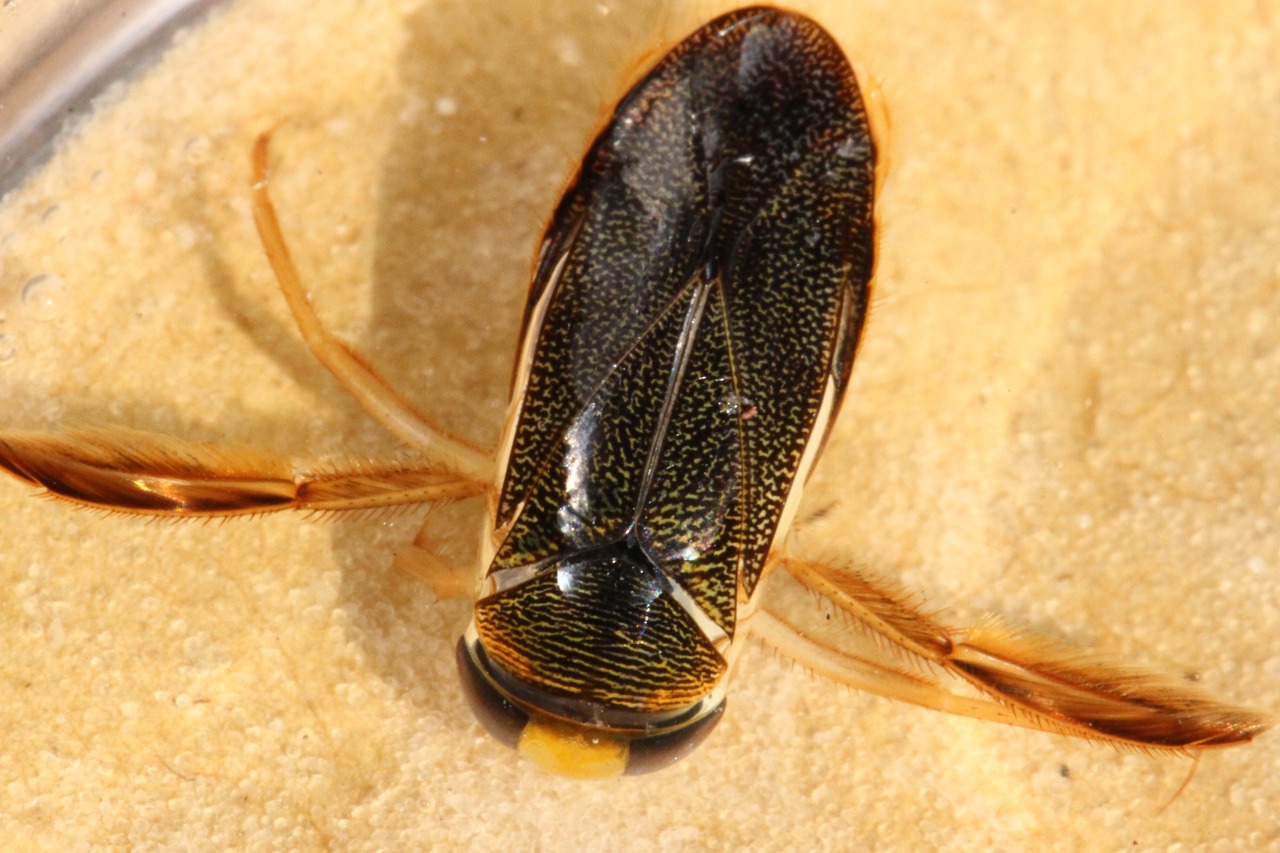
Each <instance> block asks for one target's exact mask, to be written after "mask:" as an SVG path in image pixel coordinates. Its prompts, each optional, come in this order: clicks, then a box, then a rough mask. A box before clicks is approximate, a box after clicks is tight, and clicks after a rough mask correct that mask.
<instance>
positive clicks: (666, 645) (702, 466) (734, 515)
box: [0, 7, 1269, 777]
mask: <svg viewBox="0 0 1280 853" xmlns="http://www.w3.org/2000/svg"><path fill="white" fill-rule="evenodd" d="M870 113H874V110H869V109H868V102H867V99H866V98H865V97H864V93H863V91H862V90H861V89H860V87H859V82H858V80H857V77H856V76H855V73H854V70H853V69H852V67H851V66H850V64H849V62H848V61H847V60H846V58H845V57H844V55H843V53H842V52H841V50H840V48H839V47H838V46H837V45H836V43H835V42H834V41H833V40H832V39H831V37H830V36H828V35H827V34H826V33H825V32H824V31H823V30H822V29H821V28H820V27H819V26H818V25H817V24H815V23H814V22H812V21H810V20H808V19H806V18H804V17H801V16H799V15H795V14H791V13H787V12H783V11H779V10H776V9H770V8H763V7H761V8H752V9H744V10H739V11H736V12H733V13H731V14H728V15H725V16H723V17H720V18H718V19H716V20H714V21H712V22H711V23H709V24H707V25H705V26H704V27H702V28H701V29H699V30H698V31H696V32H695V33H693V34H692V35H690V36H689V37H688V38H687V39H686V40H685V41H683V42H682V43H680V44H679V45H678V46H677V47H676V48H675V49H673V50H672V51H671V52H670V53H669V54H667V55H666V56H665V57H664V58H662V59H661V60H660V61H659V62H658V63H657V64H656V65H655V66H654V67H653V68H652V69H651V70H650V71H649V72H648V74H646V75H645V76H644V77H643V79H641V80H640V82H639V83H637V84H636V85H635V86H634V87H633V88H632V89H631V91H629V92H628V93H627V94H626V95H625V96H624V97H623V99H622V101H621V102H620V103H619V105H618V107H617V108H616V110H615V112H614V115H613V118H612V120H611V121H610V122H609V123H608V125H607V126H606V127H605V128H604V130H603V131H602V132H601V133H600V135H599V136H598V137H597V138H596V140H595V142H594V143H593V144H592V145H591V147H590V149H589V150H588V152H587V155H586V157H585V159H584V160H583V163H582V166H581V167H580V169H579V171H578V174H577V176H576V178H575V179H574V180H573V182H572V183H571V185H570V187H569V189H568V190H567V191H566V193H565V195H564V197H563V199H562V200H561V202H560V204H559V205H558V207H557V209H556V211H555V214H554V216H553V218H552V220H551V224H550V226H549V227H548V229H547V232H546V235H545V236H544V238H543V241H542V245H541V248H540V251H539V255H538V262H537V267H536V272H535V275H534V279H533V283H532V286H531V288H530V293H529V297H528V302H527V305H526V309H525V315H524V328H523V334H522V339H521V345H520V348H519V351H518V353H517V355H516V365H515V376H514V380H513V390H512V398H511V408H510V414H509V418H508V423H507V427H506V429H505V432H504V434H503V439H502V442H501V445H500V447H499V449H498V452H497V453H496V454H495V455H491V454H487V453H483V452H480V451H478V450H476V449H474V448H472V447H469V446H467V445H465V444H463V443H460V442H458V441H455V440H453V439H451V438H449V437H448V436H446V435H444V434H443V433H441V432H440V431H439V430H438V429H436V428H435V427H434V426H433V425H432V423H431V422H430V420H429V419H427V418H425V417H423V416H422V415H420V414H418V413H417V412H416V411H414V410H413V409H412V408H411V407H410V406H409V405H408V404H406V403H405V402H404V401H403V400H401V398H400V397H399V396H398V395H397V394H396V393H395V391H394V390H393V389H391V388H390V387H389V386H388V384H387V383H386V382H385V381H383V380H382V379H381V378H380V377H379V376H378V375H377V374H376V373H375V372H374V371H373V370H372V369H370V368H369V367H367V366H366V365H365V362H364V361H363V360H361V359H359V358H357V357H355V356H354V355H353V353H352V352H351V351H350V350H349V349H347V348H346V347H345V346H344V345H343V344H342V343H340V342H339V341H337V340H336V339H334V338H332V337H331V336H330V335H329V334H328V333H327V332H326V331H325V330H324V329H323V328H322V327H321V325H320V323H319V322H318V320H317V318H316V316H315V314H314V312H313V310H312V308H311V305H310V303H309V301H308V298H307V296H306V293H305V290H304V288H303V286H302V283H301V280H300V277H299V274H298V272H297V270H296V269H295V267H294V264H293V262H292V260H291V259H290V256H289V252H288V249H287V247H286V245H285V242H284V239H283V237H282V235H281V232H280V228H279V225H278V223H277V220H276V214H275V211H274V209H273V207H272V204H271V201H270V199H269V197H268V182H267V159H268V151H267V147H268V146H267V137H266V136H265V135H264V136H263V137H262V138H260V140H259V142H258V145H257V146H256V148H255V150H254V160H253V162H254V185H253V206H254V214H255V219H256V221H257V224H258V229H259V234H260V236H261V238H262V242H263V245H264V246H265V248H266V251H267V254H268V256H269V258H270V261H271V264H272V267H273V269H274V271H275V274H276V276H277V278H278V280H279V283H280V287H281V290H282V292H283V294H284V296H285V298H286V299H287V301H288V303H289V307H290V310H291V311H292V313H293V316H294V318H295V320H296V321H297V325H298V328H299V330H300V331H301V333H302V336H303V337H304V339H305V340H306V342H307V344H308V346H309V347H310V348H311V350H312V352H313V353H314V355H315V356H316V358H317V359H319V360H320V361H321V362H322V363H323V364H324V365H325V367H327V368H328V369H329V370H330V371H331V372H332V373H333V375H334V376H335V377H336V378H337V379H338V380H339V381H340V382H341V384H342V385H343V386H344V387H345V388H346V389H347V390H348V391H349V392H350V393H352V394H353V395H354V396H355V397H356V398H357V399H358V400H359V401H360V402H361V403H362V404H363V406H364V407H365V408H366V409H367V410H368V412H369V413H370V414H371V415H372V416H373V417H374V418H376V419H377V420H378V421H380V422H381V423H382V424H383V425H385V426H386V427H388V428H389V429H390V430H391V431H393V432H394V433H396V434H397V435H399V436H400V437H402V438H403V439H404V440H405V441H406V442H407V443H408V444H410V445H413V446H414V447H416V448H418V449H419V450H420V451H421V453H422V455H423V458H424V461H423V462H422V463H420V464H405V463H397V464H387V465H365V466H360V467H358V468H354V469H352V470H348V471H335V472H332V473H327V474H307V475H298V474H295V473H294V472H293V471H291V470H289V469H288V468H287V467H285V466H284V465H282V464H281V463H277V462H270V461H263V460H261V459H259V458H257V457H256V456H254V455H253V454H250V453H248V452H245V451H234V450H224V449H219V448H214V447H210V446H207V445H190V444H186V443H181V442H178V441H175V440H172V439H167V438H162V437H157V436H153V435H147V434H142V433H137V432H132V431H129V430H125V429H121V428H93V429H80V430H75V431H70V432H65V433H60V434H38V433H4V434H0V465H3V467H5V468H6V469H7V470H8V471H10V472H11V473H12V474H14V475H15V476H17V477H19V478H21V479H23V480H25V481H27V482H29V483H32V484H34V485H37V486H40V487H43V488H44V489H46V490H47V491H48V492H49V493H51V494H53V495H55V496H57V497H59V498H63V499H65V500H68V501H70V502H73V503H77V504H81V505H88V506H91V507H97V508H105V509H109V510H116V511H120V512H127V513H137V514H145V515H159V516H165V517H171V518H181V517H196V516H225V515H235V514H253V513H259V512H265V511H271V510H278V509H301V510H324V511H347V510H361V509H368V508H375V507H385V506H392V505H401V504H417V503H428V502H438V501H449V500H457V499H460V498H463V497H468V496H473V495H480V494H483V495H485V496H487V499H488V510H489V521H490V524H489V527H488V533H487V535H486V538H485V540H484V543H483V547H482V554H483V560H482V564H481V567H480V575H479V578H478V579H475V580H472V581H471V582H470V583H466V584H460V582H459V574H458V571H457V570H456V569H450V568H447V567H445V566H437V567H435V568H434V573H433V575H432V577H431V578H430V580H431V582H432V583H433V584H434V585H435V587H436V589H437V590H438V591H442V592H444V591H450V590H455V589H457V588H458V587H459V586H460V585H461V586H469V587H470V588H469V589H468V592H469V593H473V594H474V595H475V608H474V615H473V619H472V621H471V625H470V627H469V628H468V630H467V631H466V633H465V635H464V636H463V637H462V638H461V640H460V641H459V643H458V647H457V662H458V669H459V672H460V674H461V677H462V681H463V685H464V689H465V691H466V693H467V695H468V698H469V700H470V702H471V704H472V707H473V708H474V709H475V711H476V713H477V715H478V716H479V718H480V719H481V721H482V722H483V723H484V725H485V726H486V727H487V728H488V729H489V730H490V731H491V732H492V733H493V734H494V735H495V736H496V737H498V738H499V739H500V740H502V741H504V742H506V743H508V744H510V745H512V746H514V747H517V748H518V749H519V750H520V751H521V752H522V753H523V754H525V755H526V756H528V757H530V758H531V759H533V760H534V761H535V762H537V763H538V764H540V765H542V766H544V767H546V768H548V769H551V770H553V771H556V772H559V773H563V774H567V775H578V776H590V777H603V776H612V775H617V774H620V773H637V772H644V771H648V770H653V769H657V768H660V767H663V766H666V765H667V764H669V763H671V762H672V761H674V760H676V759H678V758H680V757H682V756H683V755H685V754H686V753H687V752H688V751H689V750H691V749H692V748H693V747H694V746H696V745H697V744H698V743H699V742H700V741H701V740H702V739H703V738H704V737H705V736H706V735H707V734H708V733H709V731H710V730H711V729H712V728H713V727H714V725H715V723H716V722H717V721H718V720H719V719H720V718H721V716H722V714H723V712H724V709H725V694H726V686H727V682H728V680H729V676H730V673H731V672H732V670H733V667H734V664H735V662H736V660H737V659H738V657H739V655H740V653H741V651H742V649H743V648H744V645H745V640H746V638H747V637H748V635H750V634H754V635H756V636H758V637H760V638H762V639H763V640H764V641H765V642H767V643H769V644H771V645H773V646H775V647H776V648H777V649H779V650H780V651H782V652H783V653H785V654H787V655H790V656H792V657H794V658H795V659H796V660H798V661H799V662H801V663H802V664H804V665H805V666H807V667H809V668H810V669H812V670H814V671H817V672H820V673H823V674H825V675H828V676H830V677H832V678H835V679H838V680H840V681H843V682H845V683H847V684H850V685H853V686H856V687H859V688H862V689H867V690H871V691H874V692H877V693H880V694H883V695H887V696H891V697H894V698H898V699H902V700H905V701H909V702H914V703H917V704H920V705H924V706H927V707H932V708H937V709H941V710H947V711H951V712H954V713H960V714H965V715H969V716H974V717H980V718H984V719H991V720H996V721H1002V722H1007V723H1013V724H1017V725H1023V726H1029V727H1034V728H1040V729H1046V730H1050V731H1056V732H1061V733H1065V734H1071V735H1078V736H1083V737H1089V738H1097V739H1100V740H1107V741H1111V742H1115V743H1122V744H1134V745H1139V746H1142V747H1150V748H1157V749H1172V750H1188V749H1198V748H1202V747H1209V746H1220V745H1229V744H1235V743H1242V742H1246V741H1248V740H1250V739H1251V738H1253V737H1254V736H1255V735H1257V734H1258V733H1259V732H1261V731H1262V730H1264V729H1265V728H1266V727H1267V726H1268V725H1269V720H1268V719H1267V718H1266V717H1264V716H1263V715H1260V714H1256V713H1254V712H1251V711H1248V710H1244V709H1240V708H1235V707H1232V706H1229V705H1225V704H1223V703H1220V702H1218V701H1216V700H1214V699H1213V698H1211V697H1209V696H1207V695H1205V694H1204V693H1202V692H1200V691H1198V690H1196V689H1194V688H1192V687H1189V686H1187V685H1186V684H1185V683H1183V682H1180V681H1177V680H1175V679H1171V678H1167V677H1163V676H1160V675H1156V674H1154V673H1148V672H1146V671H1142V670H1139V669H1136V668H1134V667H1131V666H1128V665H1122V664H1119V663H1113V662H1108V661H1105V660H1100V659H1099V658H1097V657H1096V656H1087V657H1086V656H1083V655H1081V654H1080V653H1078V652H1074V651H1071V650H1066V649H1063V648H1061V647H1057V646H1054V645H1051V644H1049V643H1046V642H1043V641H1038V640H1035V639H1032V638H1029V637H1025V636H1021V635H1018V634H1016V633H1014V632H1011V631H1007V630H1003V629H996V628H993V627H990V626H979V627H974V628H968V629H964V630H957V629H954V628H951V627H948V626H945V625H942V624H940V623H939V622H937V621H935V619H934V618H933V617H931V616H929V615H926V614H925V613H923V612H921V611H920V610H919V609H917V608H916V607H914V606H913V605H912V604H910V603H909V598H908V596H906V595H905V594H903V593H902V592H900V591H898V590H896V589H894V588H893V587H891V586H888V585H885V584H881V583H878V582H876V581H873V580H871V579H869V578H867V577H865V576H864V575H862V574H861V573H859V572H856V571H853V570H851V569H848V568H845V567H842V566H837V565H831V564H827V563H822V562H815V561H812V560H806V559H800V558H796V557H793V556H789V555H788V554H787V553H786V551H785V548H784V545H785V539H786V534H787V530H788V527H789V524H790V520H791V518H792V517H793V516H794V514H795V511H796V507H797V504H798V501H799V498H800V493H801V488H802V486H803V484H804V482H805V479H806V478H807V476H808V475H809V473H810V471H811V470H812V467H813V465H814V464H815V463H816V461H817V459H818V456H819V452H820V449H821V447H822V444H823V441H824V439H825V437H826V435H827V432H828V429H829V428H830V426H831V424H832V421H833V419H834V418H835V416H836V413H837V412H838V410H839V408H840V402H841V398H842V396H843V393H844V390H845V387H846V385H847V382H848V379H849V375H850V371H851V369H852V366H853V361H854V355H855V353H856V350H857V346H858V341H859V338H860V335H861V331H862V326H863V321H864V318H865V315H866V311H867V305H868V298H869V293H870V289H871V281H872V276H873V271H874V266H875V259H874V255H875V237H874V234H875V215H874V205H875V196H876V190H877V177H878V174H879V175H880V176H881V177H882V176H883V165H882V164H881V163H880V160H881V159H882V158H881V157H880V155H879V152H878V150H877V146H876V139H875V132H874V128H873V125H874V124H875V122H873V120H872V116H871V115H870ZM775 582H790V583H793V584H798V585H799V586H801V587H803V588H805V589H807V590H808V591H809V592H811V593H812V594H814V595H816V596H817V597H818V598H819V599H820V601H821V603H822V604H823V605H824V606H825V607H827V608H828V609H829V610H833V611H835V612H836V613H837V614H839V615H840V616H841V617H842V621H838V623H837V624H836V626H835V627H834V628H833V627H832V626H831V625H830V624H828V625H827V626H825V627H824V628H823V629H821V630H819V628H818V626H816V625H804V624H794V620H793V619H791V618H790V617H788V616H786V615H784V613H783V611H782V610H781V609H779V608H777V607H775V606H774V605H773V603H772V600H771V598H770V595H769V591H768V588H769V587H770V586H771V585H774V584H775ZM858 631H864V632H870V633H871V634H873V635H875V636H878V637H879V638H881V639H882V640H884V641H885V642H886V644H887V646H888V647H890V648H891V649H893V650H895V651H896V653H897V655H898V662H897V663H896V664H894V663H886V662H885V660H880V659H872V658H869V657H866V656H864V655H863V654H861V653H859V652H857V651H856V650H854V648H853V647H852V646H846V645H845V644H844V643H843V642H842V641H841V636H840V635H841V634H844V635H851V634H855V633H857V632H858ZM912 664H922V666H920V667H919V669H918V670H917V669H915V668H913V667H912ZM944 679H950V680H951V681H954V682H956V684H957V685H958V684H961V683H967V685H968V686H969V689H970V690H971V691H972V693H971V695H966V694H965V693H962V692H953V690H952V689H950V686H951V685H949V683H948V682H946V681H944Z"/></svg>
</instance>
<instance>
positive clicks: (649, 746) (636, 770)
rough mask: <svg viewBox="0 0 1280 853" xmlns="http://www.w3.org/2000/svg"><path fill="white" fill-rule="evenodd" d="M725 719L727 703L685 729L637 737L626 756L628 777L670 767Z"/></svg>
mask: <svg viewBox="0 0 1280 853" xmlns="http://www.w3.org/2000/svg"><path fill="white" fill-rule="evenodd" d="M723 716H724V701H723V700H721V702H720V704H719V705H717V706H716V707H715V709H714V710H713V711H711V712H710V713H708V714H707V715H706V716H704V717H699V718H698V719H697V720H694V721H693V722H692V723H689V724H688V725H686V726H682V727H681V728H678V729H675V730H673V731H669V732H662V733H661V734H656V735H650V736H649V737H643V736H641V737H637V738H633V739H632V741H631V752H630V754H629V755H628V756H627V775H628V776H639V775H640V774H642V773H652V772H653V771H655V770H661V769H662V768H664V767H670V766H671V765H672V764H675V763H676V762H677V761H679V760H680V759H682V758H684V757H685V756H686V755H688V754H689V753H691V752H693V751H694V749H696V748H697V746H698V744H700V743H702V742H703V741H704V740H706V738H707V735H709V734H711V730H712V729H714V728H715V727H716V723H718V722H720V718H721V717H723Z"/></svg>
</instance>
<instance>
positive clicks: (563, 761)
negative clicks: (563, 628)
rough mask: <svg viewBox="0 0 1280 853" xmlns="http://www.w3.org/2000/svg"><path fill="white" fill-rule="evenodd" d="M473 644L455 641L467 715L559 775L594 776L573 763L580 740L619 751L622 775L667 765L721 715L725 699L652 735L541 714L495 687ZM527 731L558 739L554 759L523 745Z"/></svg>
mask: <svg viewBox="0 0 1280 853" xmlns="http://www.w3.org/2000/svg"><path fill="white" fill-rule="evenodd" d="M473 642H474V647H472V646H471V645H470V644H469V643H468V641H467V638H466V637H463V638H462V639H460V640H459V641H458V651H457V656H456V657H457V663H458V676H459V678H460V679H461V681H462V691H463V693H464V694H465V695H466V697H467V704H469V705H470V706H471V711H472V713H474V714H475V715H476V719H477V720H479V721H480V725H482V726H484V728H485V730H486V731H488V732H489V734H490V735H492V736H493V737H494V738H495V739H496V740H498V741H499V742H500V743H503V744H505V745H506V746H509V747H511V748H512V749H516V750H519V751H520V752H521V753H523V754H525V755H526V757H529V758H531V759H533V760H534V761H535V762H536V763H538V764H539V765H541V766H542V767H544V769H548V770H551V771H552V772H554V773H559V774H560V775H567V776H577V777H583V776H592V775H594V773H593V772H592V771H591V769H590V768H588V767H584V766H579V763H578V759H579V758H580V757H581V758H583V759H584V760H586V755H585V753H580V752H578V750H579V749H580V748H581V745H582V744H584V743H592V744H600V745H603V747H604V748H605V749H609V748H615V749H620V750H621V751H622V752H623V753H624V754H625V768H623V769H621V772H622V774H624V775H627V776H636V775H640V774H642V773H651V772H653V771H654V770H661V769H662V768H664V767H670V766H671V765H672V764H674V763H676V762H677V761H679V760H680V759H682V758H684V757H685V756H686V755H688V754H689V753H690V752H692V751H693V750H694V748H695V747H697V746H698V744H700V743H702V741H703V740H705V739H706V737H707V735H708V734H710V733H711V730H712V729H713V728H715V725H716V723H718V722H720V718H721V717H722V716H724V700H723V699H721V700H720V701H719V704H717V705H716V706H715V707H714V708H712V709H711V710H710V711H705V712H704V711H701V710H700V709H697V710H696V711H695V712H694V714H693V715H692V716H691V717H689V718H688V719H689V722H687V723H684V724H683V725H681V724H677V725H676V726H675V727H672V728H665V729H661V730H658V731H656V732H654V733H653V734H647V733H646V732H645V731H644V730H619V729H613V728H610V727H608V726H592V725H588V724H585V723H566V722H564V721H561V720H556V719H555V718H551V717H546V718H544V717H543V715H541V714H537V713H536V712H535V713H530V712H529V711H526V710H525V709H524V708H523V707H521V706H520V705H518V704H517V703H516V702H514V701H512V700H511V699H510V698H508V697H507V696H506V695H505V694H504V693H503V692H502V691H501V690H499V689H498V687H497V686H495V684H494V680H493V678H492V677H491V676H490V674H489V673H488V672H487V671H486V670H487V668H489V667H492V666H493V664H492V662H490V661H489V660H488V656H487V655H485V653H484V647H483V646H482V645H481V644H480V643H479V642H478V641H473ZM531 733H534V734H535V736H536V738H537V739H539V740H540V741H541V742H542V743H543V744H544V745H545V744H546V743H547V741H548V740H551V741H556V742H557V743H555V744H553V745H552V746H551V747H550V753H551V754H552V755H554V756H555V758H554V760H553V761H546V760H540V759H539V757H538V755H537V754H535V753H534V752H532V751H531V750H530V749H529V748H528V736H529V735H530V734H531ZM617 773H618V769H616V768H615V769H614V770H613V772H612V773H610V774H608V775H617ZM602 775H603V774H602Z"/></svg>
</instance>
